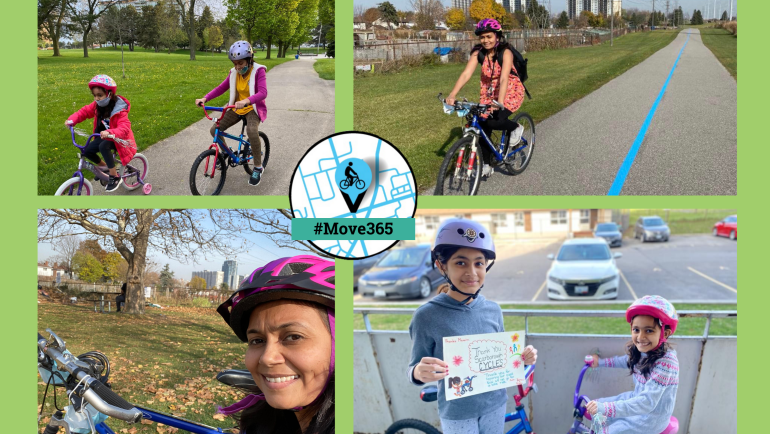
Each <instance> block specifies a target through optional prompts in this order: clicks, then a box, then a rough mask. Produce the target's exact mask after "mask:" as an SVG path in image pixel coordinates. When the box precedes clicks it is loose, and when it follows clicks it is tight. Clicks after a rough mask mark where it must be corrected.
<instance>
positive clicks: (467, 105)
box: [436, 93, 504, 113]
mask: <svg viewBox="0 0 770 434" xmlns="http://www.w3.org/2000/svg"><path fill="white" fill-rule="evenodd" d="M442 95H443V94H442V93H439V94H438V95H437V96H436V97H437V98H438V100H439V101H441V102H442V103H444V104H446V103H447V102H446V99H444V98H441V96H442ZM452 107H454V109H455V110H462V109H469V110H474V109H477V110H478V111H479V113H484V112H486V111H487V110H488V109H489V108H490V107H497V108H504V107H503V105H501V104H500V103H499V102H497V101H495V100H492V104H480V103H475V102H471V101H468V100H467V99H466V100H465V101H463V102H460V101H457V100H455V103H454V104H453V105H452Z"/></svg>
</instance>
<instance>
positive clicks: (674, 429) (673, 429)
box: [660, 416, 679, 434]
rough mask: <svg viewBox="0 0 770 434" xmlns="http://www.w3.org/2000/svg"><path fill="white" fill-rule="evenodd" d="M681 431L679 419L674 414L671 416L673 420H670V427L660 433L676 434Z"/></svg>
mask: <svg viewBox="0 0 770 434" xmlns="http://www.w3.org/2000/svg"><path fill="white" fill-rule="evenodd" d="M678 432H679V420H677V418H675V417H674V416H671V420H669V422H668V427H666V429H664V430H663V432H662V433H660V434H676V433H678Z"/></svg>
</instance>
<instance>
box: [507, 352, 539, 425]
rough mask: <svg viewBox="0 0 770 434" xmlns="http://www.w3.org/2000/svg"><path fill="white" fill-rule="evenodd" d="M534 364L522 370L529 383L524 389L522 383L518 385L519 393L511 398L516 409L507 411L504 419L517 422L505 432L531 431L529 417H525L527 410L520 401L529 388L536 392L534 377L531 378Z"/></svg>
mask: <svg viewBox="0 0 770 434" xmlns="http://www.w3.org/2000/svg"><path fill="white" fill-rule="evenodd" d="M535 366H536V365H529V366H527V368H526V370H525V371H524V378H526V379H527V380H528V381H529V384H528V385H527V388H526V389H525V388H524V387H523V386H522V385H519V394H518V395H514V397H513V399H514V400H515V401H516V411H515V412H514V413H508V414H506V415H505V421H506V422H511V421H514V420H518V421H519V423H517V424H516V425H514V427H513V428H511V429H510V430H509V431H508V432H507V434H518V433H520V432H525V433H531V432H532V425H530V424H529V419H528V418H527V412H526V411H524V405H523V404H522V403H521V400H522V399H524V398H525V397H526V396H527V395H528V394H529V391H530V390H531V388H535V391H536V392H537V388H536V387H534V379H533V378H532V374H533V373H534V372H535Z"/></svg>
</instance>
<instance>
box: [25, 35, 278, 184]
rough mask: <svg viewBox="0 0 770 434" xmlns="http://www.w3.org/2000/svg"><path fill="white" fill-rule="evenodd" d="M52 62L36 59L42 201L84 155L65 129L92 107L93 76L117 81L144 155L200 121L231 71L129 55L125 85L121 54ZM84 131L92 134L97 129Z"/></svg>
mask: <svg viewBox="0 0 770 434" xmlns="http://www.w3.org/2000/svg"><path fill="white" fill-rule="evenodd" d="M275 53H276V51H274V52H273V53H272V55H273V56H275ZM52 54H53V51H50V50H40V51H38V67H37V72H38V89H37V90H38V118H37V127H38V157H37V158H38V186H37V191H38V194H40V195H50V194H53V193H55V192H56V189H57V188H58V187H59V185H61V184H62V183H63V182H64V181H66V180H67V179H68V178H69V177H71V176H72V173H73V172H74V171H75V170H76V168H77V161H78V160H77V154H78V152H79V151H78V150H77V149H76V148H75V147H73V146H72V142H71V139H70V135H69V130H68V129H66V128H65V127H64V121H65V120H67V117H69V116H70V115H71V114H72V113H74V112H75V111H76V110H78V109H80V108H81V107H83V106H84V105H86V104H88V103H90V102H92V101H93V97H92V96H91V93H90V91H89V89H88V81H89V80H90V79H91V78H92V77H93V76H95V75H96V74H108V75H109V76H111V77H112V78H114V79H115V81H117V83H118V94H119V95H122V96H124V97H126V98H127V99H128V100H129V101H130V102H131V112H130V115H129V116H130V119H131V126H132V129H133V131H134V136H135V138H136V143H137V145H138V148H139V150H140V151H141V150H142V149H144V148H146V147H148V146H150V145H152V144H153V143H156V142H158V141H159V140H162V139H165V138H166V137H169V136H172V135H174V134H176V133H178V132H179V131H181V130H182V129H184V128H186V127H187V126H189V125H190V124H192V123H193V122H196V121H198V120H200V119H201V118H203V111H202V110H201V109H200V108H197V107H195V104H194V101H195V99H196V98H201V97H203V96H204V95H205V94H206V93H207V92H209V91H210V90H211V89H213V88H214V87H215V86H217V85H218V84H219V83H221V82H222V80H224V79H225V77H226V76H227V71H228V69H229V68H232V63H231V62H230V61H229V60H228V58H227V54H226V53H222V54H219V53H209V52H207V53H202V52H199V53H197V55H196V59H197V60H196V61H194V62H191V61H190V60H189V58H190V57H189V52H188V51H184V50H178V51H176V52H174V53H172V54H167V53H155V52H153V51H151V50H144V49H141V48H137V49H136V51H134V52H130V51H128V50H127V49H126V50H125V63H126V78H122V72H121V63H120V50H118V49H99V50H89V52H88V55H89V57H88V58H84V57H83V50H62V57H56V58H55V57H52ZM255 55H256V60H257V62H259V63H261V64H263V65H265V66H266V67H267V68H268V70H269V69H270V68H272V67H273V66H275V65H278V64H280V63H283V62H286V61H288V60H293V56H292V57H291V59H290V58H288V57H287V58H286V59H270V60H266V59H264V56H265V55H266V52H263V51H257V52H256V53H255ZM227 101H228V92H225V93H224V94H223V95H222V96H220V97H219V98H217V99H215V100H214V101H212V102H211V104H214V105H224V104H226V103H227ZM79 126H80V127H81V128H82V129H84V130H87V131H88V132H91V131H92V128H93V121H92V120H88V121H86V122H83V123H81V124H80V125H79ZM76 137H77V138H78V139H79V141H78V143H79V144H81V145H83V144H85V138H84V137H78V136H76ZM203 145H204V144H203V143H202V144H201V146H203ZM200 149H203V148H195V149H191V150H190V155H180V156H179V164H191V161H192V160H193V157H194V155H193V154H197V153H198V152H200ZM150 164H152V163H150ZM89 174H90V172H89Z"/></svg>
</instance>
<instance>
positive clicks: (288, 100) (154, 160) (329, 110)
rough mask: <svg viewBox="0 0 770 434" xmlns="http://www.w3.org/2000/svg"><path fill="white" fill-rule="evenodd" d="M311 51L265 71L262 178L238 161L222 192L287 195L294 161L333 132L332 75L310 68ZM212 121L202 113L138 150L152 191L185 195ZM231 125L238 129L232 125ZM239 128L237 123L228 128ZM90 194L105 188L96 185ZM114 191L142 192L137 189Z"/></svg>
mask: <svg viewBox="0 0 770 434" xmlns="http://www.w3.org/2000/svg"><path fill="white" fill-rule="evenodd" d="M315 60H316V58H315V57H300V59H299V60H292V61H289V62H286V63H282V64H280V65H278V66H275V67H273V68H272V69H270V71H268V72H267V100H266V104H267V120H266V122H264V123H262V124H260V126H259V129H260V131H263V132H264V133H265V134H267V137H268V139H269V140H270V160H269V162H268V165H267V167H266V170H265V173H264V175H263V178H262V182H260V184H259V185H258V186H257V187H252V186H250V185H248V180H249V177H248V175H247V174H246V172H245V171H244V170H243V168H242V167H235V168H232V167H231V168H229V170H228V171H227V180H226V182H225V186H224V188H222V193H221V194H223V195H287V194H288V193H289V182H290V180H291V174H292V173H293V172H294V167H295V166H296V165H297V162H298V161H299V159H300V158H301V157H302V156H303V155H305V152H306V151H307V150H308V149H309V148H310V146H312V145H313V144H315V143H316V142H317V141H318V140H320V139H322V138H324V137H326V136H328V135H330V134H333V133H334V80H323V79H321V78H319V77H318V74H317V73H316V72H315V70H314V69H313V63H314V62H315ZM211 125H212V123H211V121H209V120H208V119H205V118H204V119H202V120H200V121H198V122H196V123H194V124H192V125H190V126H189V127H187V128H185V129H184V130H182V131H180V132H179V133H177V134H175V135H174V136H172V137H169V138H167V139H164V140H161V141H160V142H158V143H155V144H154V145H152V146H150V147H149V148H147V149H145V150H144V151H142V153H143V154H144V155H145V156H146V157H147V159H148V160H149V161H150V173H149V177H148V181H149V182H150V183H151V184H152V188H153V189H152V194H153V195H189V194H191V193H190V187H189V183H188V180H189V177H190V167H191V166H192V163H193V161H194V160H195V158H196V157H197V156H198V154H200V153H201V152H203V151H204V150H205V149H207V148H208V146H209V145H210V144H211V134H210V133H209V129H210V128H211ZM236 129H237V130H238V131H236ZM228 132H229V133H231V134H233V135H238V134H240V124H238V126H233V127H232V128H230V129H229V130H228ZM94 190H95V194H107V193H105V191H104V189H103V188H102V187H100V186H98V185H96V186H95V188H94ZM118 191H119V194H134V195H141V194H142V193H141V190H140V189H138V190H136V191H134V192H127V191H125V190H124V189H122V188H121V189H120V190H118Z"/></svg>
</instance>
